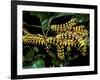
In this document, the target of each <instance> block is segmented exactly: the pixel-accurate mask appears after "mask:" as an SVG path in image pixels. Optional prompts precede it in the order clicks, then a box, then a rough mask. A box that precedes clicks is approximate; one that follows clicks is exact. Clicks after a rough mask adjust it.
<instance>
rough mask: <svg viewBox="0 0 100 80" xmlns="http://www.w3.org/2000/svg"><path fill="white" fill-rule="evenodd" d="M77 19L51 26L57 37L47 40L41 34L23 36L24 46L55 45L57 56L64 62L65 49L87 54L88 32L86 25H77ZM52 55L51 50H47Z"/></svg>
mask: <svg viewBox="0 0 100 80" xmlns="http://www.w3.org/2000/svg"><path fill="white" fill-rule="evenodd" d="M77 24H78V23H77V19H76V18H72V19H71V20H70V21H68V22H67V23H65V24H58V25H51V27H50V28H51V30H52V31H54V32H56V33H57V35H56V36H53V37H47V38H45V37H44V36H43V35H40V34H36V35H35V34H27V35H25V36H23V43H24V44H33V45H43V46H46V47H48V45H49V46H50V45H54V46H56V48H57V50H56V51H57V56H58V58H59V59H60V60H64V58H65V54H64V48H65V47H66V48H67V47H71V48H72V47H78V50H79V51H80V52H81V54H82V55H83V56H85V55H86V54H87V53H86V52H87V45H88V42H89V39H88V34H89V33H88V30H87V29H86V27H85V26H84V25H79V26H78V25H77ZM47 50H48V53H50V51H49V48H48V49H47Z"/></svg>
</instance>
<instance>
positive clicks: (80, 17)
mask: <svg viewBox="0 0 100 80" xmlns="http://www.w3.org/2000/svg"><path fill="white" fill-rule="evenodd" d="M74 17H75V18H77V22H79V23H82V22H87V21H88V20H89V15H88V14H77V15H75V16H74Z"/></svg>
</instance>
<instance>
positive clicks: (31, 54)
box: [24, 48, 34, 61]
mask: <svg viewBox="0 0 100 80" xmlns="http://www.w3.org/2000/svg"><path fill="white" fill-rule="evenodd" d="M33 57H34V50H33V48H31V49H30V50H29V52H28V53H27V54H26V55H25V57H24V58H25V60H27V61H32V60H33Z"/></svg>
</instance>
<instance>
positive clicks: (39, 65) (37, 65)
mask: <svg viewBox="0 0 100 80" xmlns="http://www.w3.org/2000/svg"><path fill="white" fill-rule="evenodd" d="M44 65H45V63H44V60H43V59H39V60H37V61H35V62H34V63H33V65H32V67H33V68H43V67H44Z"/></svg>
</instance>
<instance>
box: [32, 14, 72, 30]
mask: <svg viewBox="0 0 100 80" xmlns="http://www.w3.org/2000/svg"><path fill="white" fill-rule="evenodd" d="M31 15H33V16H36V17H38V18H39V19H40V22H41V27H42V29H43V31H45V30H47V29H48V28H49V26H50V22H51V21H52V20H53V19H54V18H58V17H62V16H69V15H74V13H56V12H31Z"/></svg>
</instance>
